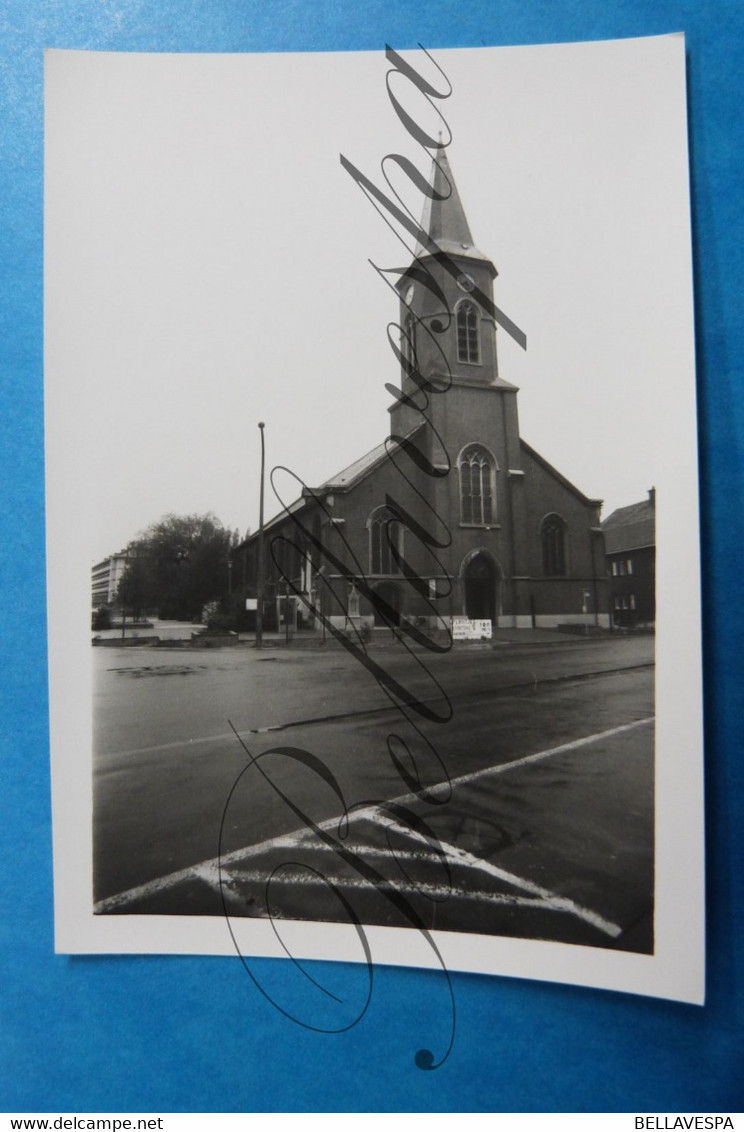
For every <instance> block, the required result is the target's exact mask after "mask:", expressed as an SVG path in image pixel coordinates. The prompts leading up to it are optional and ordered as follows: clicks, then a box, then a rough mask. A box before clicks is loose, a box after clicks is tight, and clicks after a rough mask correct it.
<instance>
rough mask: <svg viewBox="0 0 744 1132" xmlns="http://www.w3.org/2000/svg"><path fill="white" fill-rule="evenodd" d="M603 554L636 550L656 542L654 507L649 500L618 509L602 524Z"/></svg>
mask: <svg viewBox="0 0 744 1132" xmlns="http://www.w3.org/2000/svg"><path fill="white" fill-rule="evenodd" d="M602 530H603V531H604V536H605V553H607V554H618V553H619V552H620V551H624V550H638V549H640V547H642V546H653V545H654V544H655V542H656V507H655V504H654V503H653V502H652V501H651V500H650V499H644V500H642V501H641V502H640V503H631V504H629V505H628V506H627V507H618V508H617V510H616V511H613V512H612V514H611V515H608V516H607V518H606V519H605V520H604V522H603V523H602Z"/></svg>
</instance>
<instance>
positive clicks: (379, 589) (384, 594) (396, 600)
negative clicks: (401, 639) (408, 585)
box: [375, 582, 403, 625]
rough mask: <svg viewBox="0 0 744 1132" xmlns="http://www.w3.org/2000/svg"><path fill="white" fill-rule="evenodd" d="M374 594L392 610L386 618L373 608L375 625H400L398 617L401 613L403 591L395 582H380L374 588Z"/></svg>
mask: <svg viewBox="0 0 744 1132" xmlns="http://www.w3.org/2000/svg"><path fill="white" fill-rule="evenodd" d="M375 593H377V594H379V595H380V597H381V598H382V599H383V601H386V602H387V603H388V605H389V606H390V607H391V608H392V610H393V612H392V614H390V615H389V616H388V615H386V614H383V613H382V612H381V611H380V610H379V609H377V607H375V625H400V615H401V613H402V612H403V591H402V589H401V588H400V586H399V585H397V584H396V583H395V582H380V584H379V586H375Z"/></svg>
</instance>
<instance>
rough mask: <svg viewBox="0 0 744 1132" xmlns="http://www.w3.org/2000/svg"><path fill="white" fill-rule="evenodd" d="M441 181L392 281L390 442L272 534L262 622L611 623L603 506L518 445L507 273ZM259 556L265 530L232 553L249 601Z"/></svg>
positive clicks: (315, 493) (444, 163)
mask: <svg viewBox="0 0 744 1132" xmlns="http://www.w3.org/2000/svg"><path fill="white" fill-rule="evenodd" d="M430 184H431V189H430V191H431V197H432V199H431V200H430V201H427V206H426V209H425V212H424V217H423V219H422V222H421V235H422V240H421V242H420V244H419V247H418V249H417V254H416V257H415V259H414V261H413V262H412V264H411V265H410V267H409V268H408V269H407V270H405V271H403V270H402V271H401V273H400V278H399V280H398V282H397V285H396V287H397V291H398V295H399V299H400V315H399V321H400V326H399V329H400V350H399V355H400V363H401V376H400V388H398V389H395V388H394V387H393V386H390V385H388V386H387V388H388V391H389V392H390V394H391V396H392V398H393V404H392V405H391V407H390V410H389V411H390V436H389V437H388V439H387V440H385V441H384V442H383V443H382V444H380V445H379V446H378V447H377V448H375V449H373V450H372V451H371V452H368V453H367V454H366V455H364V456H362V457H360V458H359V459H358V460H357V461H356V462H355V463H353V464H351V465H350V466H349V467H347V468H345V469H344V470H343V471H342V472H340V473H339V474H338V475H336V476H333V477H331V478H330V479H329V480H328V481H327V482H326V483H324V484H321V485H320V486H318V487H315V488H313V489H312V490H311V489H305V490H304V491H303V493H302V495H301V496H300V498H299V499H297V500H296V501H295V502H294V503H293V504H292V505H291V506H290V507H289V508H288V509H287V511H286V512H285V513H284V514H283V515H280V516H278V517H277V518H275V519H273V520H271V521H270V522H269V523H267V524H265V526H264V551H265V571H264V573H265V588H264V597H265V604H264V621H265V624H267V625H268V624H272V623H273V624H276V623H277V621H281V614H280V610H281V608H282V602H283V601H284V600H285V599H283V598H282V595H283V594H285V593H287V592H288V593H289V595H290V598H291V599H293V601H290V606H291V605H292V604H294V606H295V609H296V612H297V614H298V617H299V622H300V624H308V625H309V624H313V623H317V619H316V618H314V617H313V614H312V611H311V610H310V611H308V605H309V606H310V607H312V609H315V610H320V611H321V612H322V614H323V616H324V618H325V619H326V622H328V621H330V622H331V623H332V624H333V625H344V624H348V620H349V618H350V619H351V620H352V622H354V623H355V624H358V623H362V624H364V623H366V624H391V623H392V624H399V623H401V622H405V623H406V624H407V625H411V626H419V627H421V628H424V627H428V628H432V627H434V626H435V625H436V623H437V622H438V621H439V619H440V618H445V619H446V618H449V617H450V616H466V617H468V618H470V619H473V620H489V621H491V622H492V623H494V624H498V625H502V626H510V627H516V628H520V627H530V626H533V625H537V626H545V627H550V626H556V625H561V624H565V625H569V624H571V625H595V624H602V625H605V626H606V625H608V624H609V614H608V599H607V577H606V568H605V558H604V539H603V535H602V528H601V526H600V508H601V501H600V500H598V499H592V498H588V497H587V496H586V495H584V494H583V493H582V492H581V491H579V490H578V488H576V487H574V486H573V485H572V484H571V483H569V481H568V480H567V479H566V478H565V477H564V476H562V475H561V474H560V472H558V471H557V470H556V469H555V468H553V467H552V466H551V465H550V464H549V463H548V462H547V461H546V460H544V459H543V458H542V457H541V456H540V455H539V454H538V453H537V452H536V451H535V450H534V449H533V448H531V447H530V445H529V444H527V443H526V442H525V441H524V440H522V438H521V437H520V435H519V424H518V418H517V392H518V390H517V388H516V386H514V385H512V384H510V383H509V382H508V381H505V380H504V379H503V378H502V377H501V376H500V374H499V370H498V361H497V349H496V344H497V337H498V333H501V331H497V317H496V315H497V312H496V310H495V308H494V304H493V281H494V279H495V278H496V275H497V272H496V268H495V267H494V265H493V263H492V262H491V260H490V259H489V258H488V256H487V255H485V254H484V253H483V252H481V251H479V250H478V249H477V248H476V247H475V246H474V243H473V238H472V236H471V234H470V228H469V226H468V222H467V219H466V217H465V213H464V210H463V207H462V204H461V202H460V197H459V194H458V191H457V188H456V187H455V183H454V180H453V179H452V175H451V172H450V169H449V162H448V159H447V156H446V153H445V152H444V150H443V149H440V150H439V151H438V153H437V155H436V159H435V161H434V168H433V175H432V180H431V183H430ZM392 376H393V375H391V377H392ZM381 380H382V379H381ZM257 553H258V534H254V535H252V536H251V537H250V538H248V539H247V540H246V541H245V542H243V543H242V544H241V546H240V547H238V548H237V550H236V551H235V563H234V570H233V576H234V578H235V580H236V584H237V585H238V586H240V585H241V584H242V586H243V588H244V592H245V593H246V594H247V595H254V596H255V594H256V562H257Z"/></svg>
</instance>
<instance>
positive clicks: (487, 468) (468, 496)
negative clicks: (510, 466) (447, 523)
mask: <svg viewBox="0 0 744 1132" xmlns="http://www.w3.org/2000/svg"><path fill="white" fill-rule="evenodd" d="M458 470H459V472H460V522H461V523H467V524H468V525H473V526H477V527H488V526H490V525H491V523H493V522H494V520H495V518H496V506H495V498H494V460H493V457H492V456H491V454H490V453H489V452H487V451H486V449H485V448H481V446H480V445H478V444H471V445H469V446H468V447H467V448H464V449H463V452H462V455H461V456H460V460H459V463H458Z"/></svg>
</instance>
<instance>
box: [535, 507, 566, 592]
mask: <svg viewBox="0 0 744 1132" xmlns="http://www.w3.org/2000/svg"><path fill="white" fill-rule="evenodd" d="M540 540H541V542H542V556H543V574H545V575H547V577H549V578H557V577H562V576H563V575H564V574H565V573H566V523H565V521H564V520H563V519H562V518H561V517H560V515H546V516H545V518H544V519H543V521H542V524H541V526H540Z"/></svg>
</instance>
